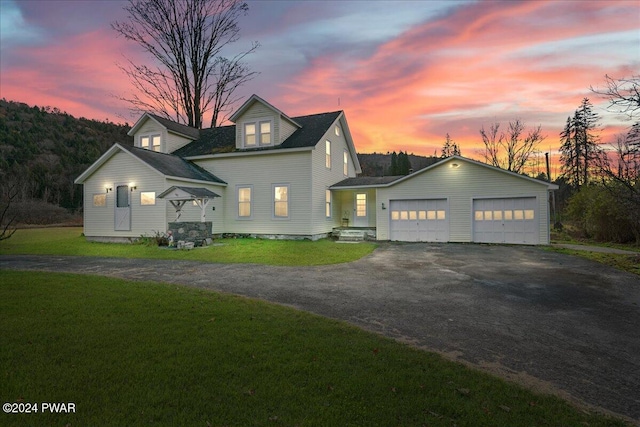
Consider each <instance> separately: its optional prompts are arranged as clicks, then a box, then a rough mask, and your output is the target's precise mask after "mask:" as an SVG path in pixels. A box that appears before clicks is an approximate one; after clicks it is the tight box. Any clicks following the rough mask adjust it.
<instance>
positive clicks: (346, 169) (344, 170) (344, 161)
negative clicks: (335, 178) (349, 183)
mask: <svg viewBox="0 0 640 427" xmlns="http://www.w3.org/2000/svg"><path fill="white" fill-rule="evenodd" d="M342 173H343V174H344V176H347V175H349V154H348V153H347V150H344V152H343V153H342Z"/></svg>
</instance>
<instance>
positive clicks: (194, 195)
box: [158, 185, 220, 200]
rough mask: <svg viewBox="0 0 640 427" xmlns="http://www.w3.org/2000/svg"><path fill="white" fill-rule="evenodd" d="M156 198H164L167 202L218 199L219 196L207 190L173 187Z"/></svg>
mask: <svg viewBox="0 0 640 427" xmlns="http://www.w3.org/2000/svg"><path fill="white" fill-rule="evenodd" d="M171 193H173V194H171ZM167 196H169V197H167ZM158 197H159V198H160V199H164V198H166V199H167V200H193V199H212V198H214V197H220V195H219V194H217V193H214V192H213V191H211V190H209V189H207V188H202V187H182V186H177V185H174V186H173V187H171V188H168V189H167V190H165V191H163V192H162V194H160V195H159V196H158Z"/></svg>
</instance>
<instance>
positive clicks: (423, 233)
mask: <svg viewBox="0 0 640 427" xmlns="http://www.w3.org/2000/svg"><path fill="white" fill-rule="evenodd" d="M389 209H390V211H391V213H390V215H391V218H390V237H391V240H396V241H402V242H446V241H448V240H449V218H448V209H447V200H446V199H437V200H392V201H391V202H390V207H389Z"/></svg>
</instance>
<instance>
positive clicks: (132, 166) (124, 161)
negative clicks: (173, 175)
mask: <svg viewBox="0 0 640 427" xmlns="http://www.w3.org/2000/svg"><path fill="white" fill-rule="evenodd" d="M131 182H133V183H135V186H136V189H135V190H134V191H132V192H131V199H130V200H131V201H130V203H131V231H115V230H114V220H115V218H114V215H115V193H116V186H117V185H118V184H129V183H131ZM83 187H84V188H83V193H84V233H85V235H86V236H88V237H97V236H104V237H140V235H142V234H150V233H151V232H152V231H153V230H157V231H164V230H165V229H166V215H165V211H166V210H165V201H164V200H162V199H158V198H157V196H158V195H159V194H160V193H161V192H162V191H164V190H165V189H166V186H165V179H164V177H163V176H161V175H160V174H158V173H157V172H156V171H155V170H153V169H152V168H150V167H148V166H146V165H145V164H144V163H142V162H140V161H138V160H137V159H136V158H134V157H133V156H132V155H130V154H128V153H125V152H119V153H117V154H115V155H114V156H113V157H111V158H110V159H109V160H107V162H106V163H105V164H103V165H102V167H100V168H99V169H98V170H97V171H96V172H95V173H94V174H93V175H91V176H90V177H89V178H88V179H87V180H86V181H85V182H84V185H83ZM105 187H109V188H112V189H113V190H112V191H110V192H109V193H108V194H107V204H106V206H104V207H94V206H93V195H94V194H97V193H104V192H105ZM143 191H144V192H147V191H155V193H156V204H155V205H153V206H141V205H140V193H141V192H143Z"/></svg>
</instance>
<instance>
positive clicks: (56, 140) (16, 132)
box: [0, 99, 439, 224]
mask: <svg viewBox="0 0 640 427" xmlns="http://www.w3.org/2000/svg"><path fill="white" fill-rule="evenodd" d="M129 129H130V125H128V124H125V125H118V124H115V123H110V122H100V121H96V120H88V119H85V118H75V117H73V116H71V115H69V114H67V113H65V112H62V111H60V110H58V109H57V108H54V107H39V106H33V107H30V106H28V105H27V104H23V103H20V102H14V101H7V100H5V99H1V100H0V193H1V194H2V195H3V196H4V195H6V194H7V191H8V189H10V188H11V189H13V190H14V191H17V196H16V197H15V199H14V200H13V202H12V205H13V208H12V210H13V211H15V212H17V215H18V217H19V218H18V220H19V221H20V222H22V223H36V224H39V223H46V222H51V221H54V222H55V221H57V220H59V219H60V215H61V212H63V211H62V210H60V209H58V210H56V209H54V208H55V207H56V206H59V207H62V208H64V209H66V210H67V211H70V212H77V211H78V210H80V209H81V208H82V186H81V185H76V184H74V183H73V181H74V179H75V178H77V177H78V176H79V175H80V174H81V173H82V172H83V171H84V170H85V169H86V168H87V167H88V166H89V165H91V164H92V163H93V162H94V161H96V160H97V159H98V158H99V157H100V156H101V155H102V154H103V153H104V152H105V151H107V150H108V149H109V147H111V146H112V145H113V144H114V143H116V142H118V143H120V144H128V145H131V144H132V143H133V138H132V137H130V136H128V135H127V132H128V131H129ZM392 157H393V156H392V154H391V153H387V154H382V153H380V154H379V153H373V154H359V155H358V158H359V160H360V164H361V166H362V175H366V176H383V175H392V174H398V173H393V170H392V168H391V165H392ZM404 157H405V158H408V159H409V163H410V164H409V168H410V169H411V170H414V171H416V170H419V169H422V168H424V167H426V166H429V165H431V164H433V163H435V162H436V161H438V160H439V159H438V158H436V157H423V156H416V155H413V154H410V155H406V154H404ZM396 172H397V171H396ZM402 173H406V172H402Z"/></svg>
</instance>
